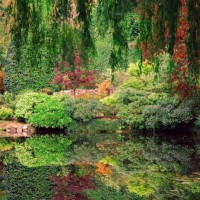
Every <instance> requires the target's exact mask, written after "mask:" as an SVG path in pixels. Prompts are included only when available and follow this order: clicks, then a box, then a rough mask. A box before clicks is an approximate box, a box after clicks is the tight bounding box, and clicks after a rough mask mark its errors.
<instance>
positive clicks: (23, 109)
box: [15, 92, 51, 120]
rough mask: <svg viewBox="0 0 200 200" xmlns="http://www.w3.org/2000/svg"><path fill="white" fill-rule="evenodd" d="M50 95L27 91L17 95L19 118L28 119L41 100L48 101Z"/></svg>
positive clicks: (17, 115)
mask: <svg viewBox="0 0 200 200" xmlns="http://www.w3.org/2000/svg"><path fill="white" fill-rule="evenodd" d="M50 98H51V97H50V96H48V95H46V94H42V93H36V92H27V93H23V94H21V95H19V96H17V99H18V101H17V103H16V110H15V116H16V117H17V119H19V120H28V119H29V118H30V117H31V115H32V113H33V111H34V109H35V106H36V105H38V104H39V103H41V102H46V101H48V100H50Z"/></svg>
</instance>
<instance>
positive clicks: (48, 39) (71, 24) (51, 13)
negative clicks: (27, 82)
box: [8, 0, 200, 87]
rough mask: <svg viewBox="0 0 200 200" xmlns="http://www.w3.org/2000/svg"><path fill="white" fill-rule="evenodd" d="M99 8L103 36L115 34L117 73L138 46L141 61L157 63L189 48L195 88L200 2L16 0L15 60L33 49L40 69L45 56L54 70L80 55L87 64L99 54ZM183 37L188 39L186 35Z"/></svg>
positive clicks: (33, 59) (199, 54)
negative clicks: (94, 33) (60, 61)
mask: <svg viewBox="0 0 200 200" xmlns="http://www.w3.org/2000/svg"><path fill="white" fill-rule="evenodd" d="M184 8H186V10H184ZM94 9H97V13H98V19H99V22H98V23H99V27H100V29H99V30H100V32H101V33H103V34H106V33H107V31H108V30H112V38H113V50H112V53H111V57H110V63H111V66H112V68H113V69H115V68H116V67H118V66H126V65H125V63H127V55H128V52H129V50H130V48H129V44H130V43H131V42H132V41H134V43H135V47H137V48H138V49H140V51H141V53H142V54H141V59H142V58H148V59H151V60H152V61H153V60H154V59H152V58H155V57H156V56H157V55H158V54H159V53H162V52H168V53H169V54H170V55H171V56H172V58H173V56H176V57H177V55H176V52H177V49H180V48H179V47H180V46H181V44H183V43H184V45H185V47H186V49H187V51H186V52H182V53H183V54H186V56H187V58H186V59H185V61H184V62H186V61H187V70H186V71H187V73H185V74H184V80H185V79H187V78H186V77H187V76H188V77H191V78H190V80H192V81H193V83H194V84H195V83H196V82H197V80H198V78H199V65H200V63H199V62H200V61H199V60H200V59H199V57H200V50H199V49H200V36H199V35H200V30H199V29H200V22H199V21H200V16H199V15H200V14H199V13H200V12H199V10H200V1H199V0H148V1H147V0H110V1H107V0H54V1H52V0H11V3H10V6H9V8H8V16H9V17H10V19H11V24H12V26H11V34H12V46H13V48H14V49H15V60H17V62H20V61H21V59H22V57H23V50H24V47H25V48H27V46H28V47H29V48H28V50H26V51H27V52H28V55H29V56H28V60H29V62H30V64H31V65H33V66H35V67H37V66H40V64H41V62H42V59H43V57H42V55H43V53H42V52H43V51H45V52H46V55H47V56H46V57H48V62H49V65H53V63H54V62H55V61H56V60H58V59H63V60H64V59H65V58H66V57H68V59H69V62H70V61H72V60H74V55H75V53H76V52H77V51H78V52H81V53H82V57H83V58H84V59H85V60H86V61H87V60H88V59H89V58H90V56H91V54H92V53H94V52H95V45H94V44H95V42H94V39H93V38H92V33H91V31H92V30H91V21H92V20H91V19H92V15H93V13H94V12H93V11H94ZM181 15H184V17H185V18H187V20H186V22H184V23H183V22H182V21H183V20H182V19H181ZM136 16H137V17H136ZM180 26H187V29H180ZM130 32H131V33H132V34H130ZM181 32H184V34H185V35H184V36H183V35H182V36H181ZM181 37H182V38H181ZM178 44H179V45H178ZM185 47H184V48H185ZM179 54H181V52H180V53H179ZM179 56H180V55H179ZM180 57H181V56H180ZM174 60H175V61H176V59H174ZM177 60H178V59H177ZM180 65H181V63H179V65H176V64H173V65H172V67H173V68H174V69H175V70H171V71H170V73H172V74H173V73H175V74H176V73H177V71H176V68H178V69H179V70H180V71H181V70H182V68H180ZM184 65H185V63H184ZM179 78H180V79H181V78H182V77H178V78H177V79H179ZM188 79H189V78H188ZM187 81H188V80H187ZM181 87H182V86H181Z"/></svg>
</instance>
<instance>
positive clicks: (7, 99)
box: [4, 92, 16, 109]
mask: <svg viewBox="0 0 200 200" xmlns="http://www.w3.org/2000/svg"><path fill="white" fill-rule="evenodd" d="M4 104H5V105H6V106H7V107H9V108H12V109H15V106H16V100H15V95H14V94H12V93H9V92H5V93H4Z"/></svg>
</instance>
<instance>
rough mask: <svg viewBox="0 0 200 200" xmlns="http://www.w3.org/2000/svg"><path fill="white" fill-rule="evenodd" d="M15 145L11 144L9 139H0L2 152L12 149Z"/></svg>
mask: <svg viewBox="0 0 200 200" xmlns="http://www.w3.org/2000/svg"><path fill="white" fill-rule="evenodd" d="M12 147H13V143H11V142H10V141H9V140H8V139H5V138H1V139H0V151H8V150H10V149H12Z"/></svg>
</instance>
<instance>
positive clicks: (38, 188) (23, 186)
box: [4, 161, 59, 200]
mask: <svg viewBox="0 0 200 200" xmlns="http://www.w3.org/2000/svg"><path fill="white" fill-rule="evenodd" d="M58 172H59V168H58V167H54V166H43V167H36V168H34V167H31V168H29V167H26V166H24V165H21V164H20V163H18V162H15V161H13V162H12V163H9V164H7V165H5V167H4V173H5V185H6V193H7V199H10V200H16V199H19V200H38V199H42V200H50V199H52V198H53V194H52V182H51V181H50V177H51V176H55V175H56V174H57V173H58Z"/></svg>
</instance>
